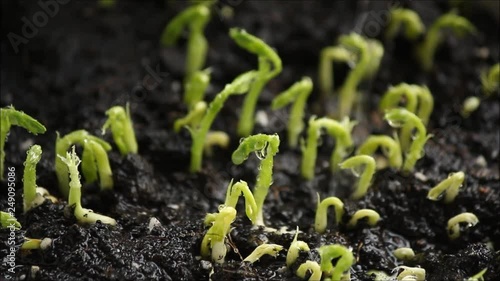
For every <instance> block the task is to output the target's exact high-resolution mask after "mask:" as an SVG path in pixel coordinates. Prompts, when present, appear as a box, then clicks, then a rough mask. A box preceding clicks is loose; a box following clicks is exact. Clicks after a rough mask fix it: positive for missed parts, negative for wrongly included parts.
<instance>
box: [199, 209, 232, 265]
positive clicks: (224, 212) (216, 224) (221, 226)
mask: <svg viewBox="0 0 500 281" xmlns="http://www.w3.org/2000/svg"><path fill="white" fill-rule="evenodd" d="M235 218H236V210H235V209H234V208H233V207H228V206H223V205H222V206H221V207H219V213H217V214H214V216H213V219H212V226H211V227H210V229H208V231H207V233H206V234H205V236H204V237H203V241H202V242H201V256H202V257H203V258H209V257H211V259H212V260H213V261H215V262H216V263H224V258H225V257H226V252H227V248H226V243H225V242H224V241H225V240H226V236H227V234H228V233H229V230H230V228H231V223H232V222H233V221H234V219H235ZM210 250H211V251H210Z"/></svg>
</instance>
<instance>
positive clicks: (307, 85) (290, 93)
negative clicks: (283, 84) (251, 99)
mask: <svg viewBox="0 0 500 281" xmlns="http://www.w3.org/2000/svg"><path fill="white" fill-rule="evenodd" d="M312 88H313V84H312V81H311V78H309V77H304V78H302V80H301V81H299V82H296V83H295V84H293V85H292V86H291V87H290V88H288V90H286V91H284V92H282V93H281V94H279V95H278V96H276V97H275V98H274V99H273V102H272V109H273V110H276V109H279V108H282V107H284V106H285V105H287V104H289V103H292V102H293V106H292V109H291V111H290V118H289V121H288V145H289V146H290V147H292V148H295V147H297V144H298V142H299V136H300V133H302V130H303V129H304V122H303V120H302V119H303V118H304V110H305V107H306V103H307V98H308V97H309V95H310V94H311V91H312Z"/></svg>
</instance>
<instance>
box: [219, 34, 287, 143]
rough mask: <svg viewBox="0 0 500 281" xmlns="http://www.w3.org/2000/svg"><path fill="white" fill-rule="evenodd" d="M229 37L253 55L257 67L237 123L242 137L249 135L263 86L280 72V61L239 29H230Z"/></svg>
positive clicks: (265, 45) (274, 54) (273, 52)
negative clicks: (255, 58)
mask: <svg viewBox="0 0 500 281" xmlns="http://www.w3.org/2000/svg"><path fill="white" fill-rule="evenodd" d="M229 36H231V38H232V39H233V40H234V41H235V42H236V44H237V45H238V46H240V47H241V48H243V49H245V50H247V51H248V52H250V53H252V54H255V55H256V56H257V58H258V60H259V67H258V70H257V75H256V77H255V81H254V82H253V84H252V86H251V88H250V91H249V93H248V95H247V96H246V97H245V101H244V102H243V107H242V111H241V115H240V120H239V123H238V134H239V135H240V136H242V137H246V136H248V135H250V134H251V133H252V131H253V127H254V121H255V116H254V115H255V106H256V105H257V100H258V99H259V95H260V93H261V92H262V89H263V88H264V86H265V85H266V84H267V82H269V80H271V79H272V78H274V77H275V76H276V75H278V74H279V73H280V72H281V70H282V65H281V59H280V57H279V56H278V54H276V52H275V51H274V50H273V49H272V48H271V47H270V46H268V45H267V44H266V43H265V42H264V41H262V40H261V39H259V38H257V37H255V36H253V35H251V34H249V33H247V32H246V31H245V30H243V29H240V28H231V30H230V31H229Z"/></svg>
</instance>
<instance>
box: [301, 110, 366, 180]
mask: <svg viewBox="0 0 500 281" xmlns="http://www.w3.org/2000/svg"><path fill="white" fill-rule="evenodd" d="M355 124H356V123H355V122H350V121H349V118H347V117H346V118H344V120H342V122H338V121H336V120H333V119H330V118H327V117H323V118H320V119H316V118H315V117H311V119H309V128H308V129H307V143H306V145H305V146H304V145H303V146H302V155H303V156H302V164H301V171H302V176H303V177H304V178H306V179H308V180H310V179H312V178H314V166H315V165H316V157H317V147H318V139H319V138H320V136H321V130H322V129H323V128H325V129H326V132H327V133H328V134H329V135H330V136H332V137H334V138H335V141H336V143H335V149H334V150H333V153H332V156H331V159H330V167H331V169H332V171H335V170H337V168H338V167H337V166H338V164H339V163H340V162H341V161H342V160H343V159H344V158H345V157H346V156H347V155H348V154H349V152H350V149H351V148H352V146H353V141H352V138H351V131H352V128H353V127H354V125H355Z"/></svg>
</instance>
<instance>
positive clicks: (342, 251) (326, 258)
mask: <svg viewBox="0 0 500 281" xmlns="http://www.w3.org/2000/svg"><path fill="white" fill-rule="evenodd" d="M318 252H319V255H320V257H321V270H322V271H323V272H324V273H325V275H326V276H331V280H341V277H342V275H343V274H344V272H346V271H348V270H349V269H350V268H351V266H352V265H353V264H354V262H355V260H354V256H353V254H352V252H351V251H350V250H349V249H348V248H346V247H344V246H342V245H339V244H334V245H325V246H321V247H320V248H319V249H318ZM333 259H338V260H337V264H335V266H334V265H333V264H332V260H333Z"/></svg>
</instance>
